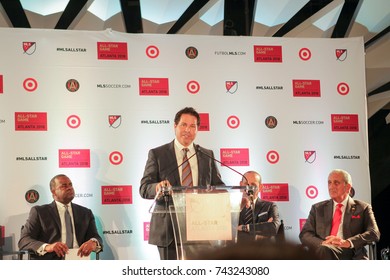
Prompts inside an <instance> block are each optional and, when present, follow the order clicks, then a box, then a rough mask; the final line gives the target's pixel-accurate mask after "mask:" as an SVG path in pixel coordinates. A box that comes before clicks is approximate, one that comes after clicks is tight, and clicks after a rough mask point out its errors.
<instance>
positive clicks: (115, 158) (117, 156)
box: [110, 151, 123, 165]
mask: <svg viewBox="0 0 390 280" xmlns="http://www.w3.org/2000/svg"><path fill="white" fill-rule="evenodd" d="M122 161H123V155H122V154H121V153H120V152H118V151H115V152H112V153H111V154H110V162H111V164H113V165H119V164H121V163H122Z"/></svg>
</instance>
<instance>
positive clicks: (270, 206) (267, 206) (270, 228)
mask: <svg viewBox="0 0 390 280" xmlns="http://www.w3.org/2000/svg"><path fill="white" fill-rule="evenodd" d="M244 212H245V211H241V212H240V218H239V221H238V224H239V225H243V224H244ZM254 216H255V221H254V225H253V224H250V226H249V228H250V231H249V232H242V231H239V232H238V235H237V242H242V241H253V240H254V238H255V235H261V236H263V237H272V236H275V235H276V234H277V233H278V230H279V226H280V219H279V210H278V206H277V205H276V204H275V203H273V202H270V201H266V200H261V199H259V198H258V199H257V200H256V202H255V210H254ZM271 217H272V218H273V221H272V222H267V221H268V219H269V218H271ZM253 228H255V235H254V234H253Z"/></svg>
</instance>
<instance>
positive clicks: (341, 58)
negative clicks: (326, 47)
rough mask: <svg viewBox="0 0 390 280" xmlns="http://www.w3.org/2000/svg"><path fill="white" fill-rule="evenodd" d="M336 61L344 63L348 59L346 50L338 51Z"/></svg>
mask: <svg viewBox="0 0 390 280" xmlns="http://www.w3.org/2000/svg"><path fill="white" fill-rule="evenodd" d="M336 59H337V60H338V61H344V60H346V59H347V50H346V49H336Z"/></svg>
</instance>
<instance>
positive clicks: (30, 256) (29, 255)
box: [18, 225, 102, 260]
mask: <svg viewBox="0 0 390 280" xmlns="http://www.w3.org/2000/svg"><path fill="white" fill-rule="evenodd" d="M23 228H24V225H22V227H21V231H22V230H23ZM18 252H20V255H19V259H20V260H22V259H23V254H27V259H29V260H32V259H35V256H36V253H35V252H34V251H32V250H21V251H18ZM100 252H102V251H99V252H92V253H91V256H92V255H93V254H94V255H95V260H99V259H100V256H99V254H100Z"/></svg>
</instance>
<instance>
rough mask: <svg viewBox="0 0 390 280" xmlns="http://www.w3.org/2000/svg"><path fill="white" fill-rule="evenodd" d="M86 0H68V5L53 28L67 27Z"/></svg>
mask: <svg viewBox="0 0 390 280" xmlns="http://www.w3.org/2000/svg"><path fill="white" fill-rule="evenodd" d="M87 2H88V0H69V2H68V5H66V8H65V10H64V12H63V13H62V15H61V17H60V19H59V20H58V22H57V24H56V26H55V27H54V28H55V29H68V28H69V26H70V25H71V24H72V22H73V21H74V20H75V18H76V17H77V16H78V14H79V13H80V11H81V10H82V9H83V7H84V6H85V4H87Z"/></svg>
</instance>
